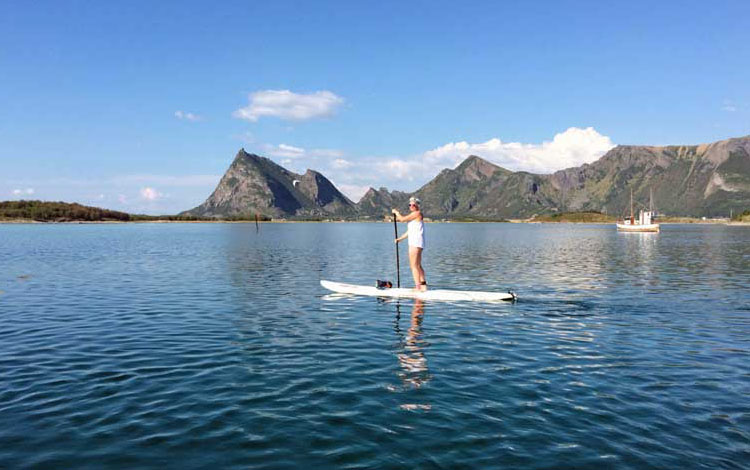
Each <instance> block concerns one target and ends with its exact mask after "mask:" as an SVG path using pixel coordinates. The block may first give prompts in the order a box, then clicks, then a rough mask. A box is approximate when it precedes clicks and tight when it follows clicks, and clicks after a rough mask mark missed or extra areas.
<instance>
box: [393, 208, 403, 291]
mask: <svg viewBox="0 0 750 470" xmlns="http://www.w3.org/2000/svg"><path fill="white" fill-rule="evenodd" d="M393 233H394V235H396V238H398V225H396V214H393ZM395 245H396V286H397V287H401V269H399V266H398V243H396V244H395Z"/></svg>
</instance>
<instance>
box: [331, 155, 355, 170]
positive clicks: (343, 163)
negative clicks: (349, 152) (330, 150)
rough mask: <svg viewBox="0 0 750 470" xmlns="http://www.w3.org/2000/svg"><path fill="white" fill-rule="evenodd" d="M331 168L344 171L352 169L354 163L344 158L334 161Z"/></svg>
mask: <svg viewBox="0 0 750 470" xmlns="http://www.w3.org/2000/svg"><path fill="white" fill-rule="evenodd" d="M331 166H332V167H333V168H336V169H338V170H342V169H344V168H349V167H351V166H352V162H350V161H349V160H344V159H343V158H337V159H336V160H334V161H333V163H331Z"/></svg>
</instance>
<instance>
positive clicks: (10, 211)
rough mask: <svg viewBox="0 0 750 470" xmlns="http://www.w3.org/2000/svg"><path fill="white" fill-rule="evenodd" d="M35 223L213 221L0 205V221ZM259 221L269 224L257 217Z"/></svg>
mask: <svg viewBox="0 0 750 470" xmlns="http://www.w3.org/2000/svg"><path fill="white" fill-rule="evenodd" d="M2 220H14V221H35V222H158V221H170V222H180V221H183V222H193V221H215V220H216V219H212V218H208V217H196V216H190V215H143V214H128V213H127V212H119V211H113V210H109V209H101V208H99V207H91V206H84V205H82V204H77V203H67V202H47V201H2V202H0V221H2ZM221 220H226V221H230V222H242V221H255V215H254V214H253V215H241V216H236V217H228V218H224V219H221ZM259 220H261V221H268V220H271V219H270V218H269V217H267V216H260V218H259Z"/></svg>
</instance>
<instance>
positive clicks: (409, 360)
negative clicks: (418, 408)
mask: <svg viewBox="0 0 750 470" xmlns="http://www.w3.org/2000/svg"><path fill="white" fill-rule="evenodd" d="M423 319H424V303H422V301H421V300H419V299H415V300H414V308H413V309H412V312H411V324H410V325H409V330H408V331H407V333H406V337H405V338H404V342H403V343H402V344H403V350H402V352H400V353H399V354H398V362H399V364H400V365H401V368H402V369H403V372H402V373H401V374H399V377H401V380H403V381H404V383H405V384H407V385H411V386H413V387H415V388H419V387H421V386H422V385H424V384H425V383H427V382H428V381H429V380H430V376H429V371H428V370H427V358H425V355H424V352H423V350H422V349H423V346H424V344H425V343H424V340H422V320H423ZM396 325H397V326H396V328H398V323H397V324H396Z"/></svg>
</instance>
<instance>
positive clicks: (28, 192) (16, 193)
mask: <svg viewBox="0 0 750 470" xmlns="http://www.w3.org/2000/svg"><path fill="white" fill-rule="evenodd" d="M32 194H34V188H26V189H14V190H13V195H14V196H31V195H32Z"/></svg>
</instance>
